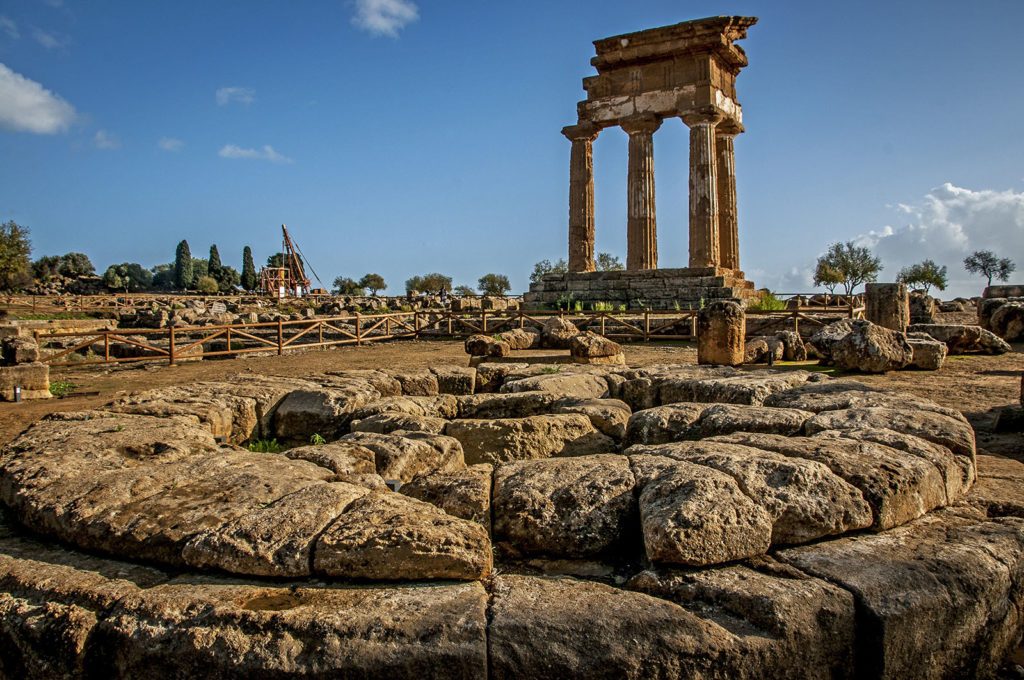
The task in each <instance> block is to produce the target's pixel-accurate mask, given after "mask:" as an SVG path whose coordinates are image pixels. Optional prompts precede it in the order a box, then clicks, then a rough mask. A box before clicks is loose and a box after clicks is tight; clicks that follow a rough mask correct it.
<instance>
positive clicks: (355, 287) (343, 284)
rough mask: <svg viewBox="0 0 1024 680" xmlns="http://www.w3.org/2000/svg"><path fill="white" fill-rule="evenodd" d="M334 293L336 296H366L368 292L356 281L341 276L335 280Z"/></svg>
mask: <svg viewBox="0 0 1024 680" xmlns="http://www.w3.org/2000/svg"><path fill="white" fill-rule="evenodd" d="M334 292H335V294H336V295H356V296H361V295H366V291H365V290H363V287H362V286H360V285H359V282H358V281H356V280H355V279H350V278H349V277H347V276H339V277H337V278H336V279H334Z"/></svg>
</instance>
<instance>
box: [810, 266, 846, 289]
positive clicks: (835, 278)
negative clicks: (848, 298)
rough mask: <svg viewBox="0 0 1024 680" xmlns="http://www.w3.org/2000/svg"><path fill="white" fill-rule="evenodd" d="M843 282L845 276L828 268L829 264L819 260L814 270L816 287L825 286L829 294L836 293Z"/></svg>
mask: <svg viewBox="0 0 1024 680" xmlns="http://www.w3.org/2000/svg"><path fill="white" fill-rule="evenodd" d="M842 282H843V275H842V274H840V273H839V272H837V271H836V270H835V269H832V268H831V267H829V266H828V264H827V263H825V262H822V261H821V260H820V259H819V260H818V264H817V265H816V266H815V268H814V285H815V286H824V287H825V288H826V289H827V290H828V292H829V293H835V292H836V286H838V285H839V284H840V283H842Z"/></svg>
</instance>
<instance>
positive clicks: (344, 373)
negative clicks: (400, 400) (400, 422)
mask: <svg viewBox="0 0 1024 680" xmlns="http://www.w3.org/2000/svg"><path fill="white" fill-rule="evenodd" d="M447 368H449V367H448V366H441V367H439V369H447ZM335 378H337V379H339V380H345V381H347V380H362V381H364V382H368V383H370V385H371V386H372V387H373V389H375V390H377V391H378V392H380V394H381V396H382V397H400V396H402V383H400V382H398V381H397V380H395V378H393V377H392V376H390V375H388V374H387V373H385V372H384V371H377V370H374V369H370V368H346V369H344V370H340V371H327V372H326V373H325V374H324V376H322V377H317V376H311V379H313V380H317V381H319V382H320V383H322V385H323V387H333V386H334V385H333V384H332V381H333V380H334V379H335Z"/></svg>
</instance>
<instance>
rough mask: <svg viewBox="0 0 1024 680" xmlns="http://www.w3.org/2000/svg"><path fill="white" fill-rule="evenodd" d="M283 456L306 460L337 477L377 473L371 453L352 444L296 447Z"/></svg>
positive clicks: (339, 442) (340, 442)
mask: <svg viewBox="0 0 1024 680" xmlns="http://www.w3.org/2000/svg"><path fill="white" fill-rule="evenodd" d="M284 455H286V456H287V457H288V458H291V459H292V460H308V461H309V462H311V463H314V464H316V465H319V466H320V467H322V468H327V469H328V470H330V471H331V472H333V473H334V474H337V475H370V474H375V473H376V472H377V464H376V462H375V459H374V453H373V451H372V450H371V449H368V448H366V447H365V446H360V445H358V444H354V443H352V442H346V441H336V442H331V443H329V444H318V445H310V446H297V447H295V448H292V449H288V450H287V451H285V452H284Z"/></svg>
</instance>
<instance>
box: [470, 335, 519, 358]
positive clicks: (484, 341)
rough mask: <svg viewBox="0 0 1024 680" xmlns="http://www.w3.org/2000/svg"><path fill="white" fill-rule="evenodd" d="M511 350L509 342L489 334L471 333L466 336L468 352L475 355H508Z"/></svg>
mask: <svg viewBox="0 0 1024 680" xmlns="http://www.w3.org/2000/svg"><path fill="white" fill-rule="evenodd" d="M511 351H512V348H511V347H509V344H508V343H507V342H505V341H504V340H499V339H497V338H494V337H491V336H489V335H471V336H469V337H468V338H466V354H469V355H471V356H474V357H507V356H508V355H509V352H511Z"/></svg>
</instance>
